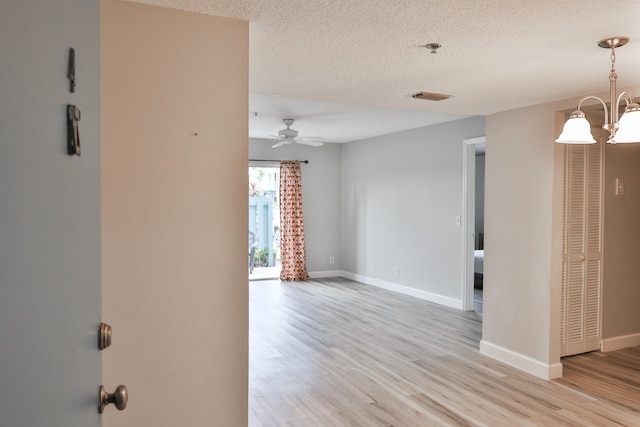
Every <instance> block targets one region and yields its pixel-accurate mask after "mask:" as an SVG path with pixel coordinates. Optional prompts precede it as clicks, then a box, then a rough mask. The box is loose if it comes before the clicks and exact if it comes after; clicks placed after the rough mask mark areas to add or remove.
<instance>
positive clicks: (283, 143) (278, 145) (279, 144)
mask: <svg viewBox="0 0 640 427" xmlns="http://www.w3.org/2000/svg"><path fill="white" fill-rule="evenodd" d="M283 145H287V141H280V142H276V143H275V144H274V145H272V146H271V148H278V147H282V146H283Z"/></svg>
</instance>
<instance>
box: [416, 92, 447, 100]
mask: <svg viewBox="0 0 640 427" xmlns="http://www.w3.org/2000/svg"><path fill="white" fill-rule="evenodd" d="M412 96H413V97H414V98H416V99H424V100H426V101H442V100H444V99H449V98H451V96H452V95H447V94H446V93H434V92H418V93H416V94H414V95H412Z"/></svg>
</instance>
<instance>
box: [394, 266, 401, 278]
mask: <svg viewBox="0 0 640 427" xmlns="http://www.w3.org/2000/svg"><path fill="white" fill-rule="evenodd" d="M393 275H394V276H396V277H400V269H399V268H398V267H396V268H395V269H394V270H393Z"/></svg>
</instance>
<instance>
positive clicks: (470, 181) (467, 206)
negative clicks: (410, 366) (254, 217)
mask: <svg viewBox="0 0 640 427" xmlns="http://www.w3.org/2000/svg"><path fill="white" fill-rule="evenodd" d="M486 141H487V138H486V137H485V136H479V137H475V138H466V139H464V140H463V141H462V212H463V215H464V221H463V225H462V309H463V310H465V311H471V310H473V282H474V274H473V273H474V271H473V265H474V264H473V248H474V247H475V239H474V236H475V228H476V218H475V203H476V199H475V195H476V188H475V170H476V163H475V159H476V158H475V145H477V144H484V143H486ZM472 152H473V153H474V155H471V153H472Z"/></svg>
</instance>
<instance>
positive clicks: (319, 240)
mask: <svg viewBox="0 0 640 427" xmlns="http://www.w3.org/2000/svg"><path fill="white" fill-rule="evenodd" d="M273 144H274V143H273V141H265V140H249V158H250V159H263V160H309V164H302V165H301V170H302V189H303V190H302V192H303V208H304V225H305V243H306V246H307V271H309V273H311V274H312V275H313V273H316V272H326V271H333V270H340V269H342V266H343V265H344V263H343V260H342V253H341V246H340V224H341V219H340V214H341V211H340V203H341V180H342V176H341V175H342V171H341V164H342V160H341V153H342V145H341V144H325V145H323V146H321V147H309V146H305V145H300V144H292V145H286V146H283V147H280V148H271V146H272V145H273ZM329 257H334V258H335V264H329Z"/></svg>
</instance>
